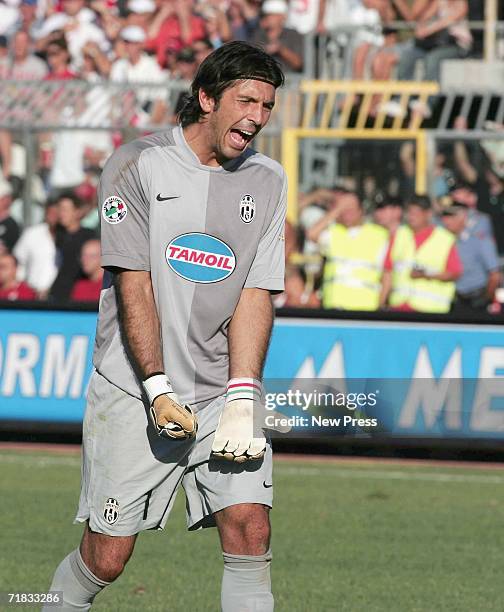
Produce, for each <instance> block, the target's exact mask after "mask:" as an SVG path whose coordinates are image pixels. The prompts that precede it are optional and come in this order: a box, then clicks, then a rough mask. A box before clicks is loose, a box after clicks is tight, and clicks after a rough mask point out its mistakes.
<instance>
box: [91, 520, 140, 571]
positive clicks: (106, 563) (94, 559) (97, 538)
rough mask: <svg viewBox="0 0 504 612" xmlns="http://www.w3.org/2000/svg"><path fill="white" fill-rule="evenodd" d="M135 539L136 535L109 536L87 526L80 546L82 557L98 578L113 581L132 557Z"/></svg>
mask: <svg viewBox="0 0 504 612" xmlns="http://www.w3.org/2000/svg"><path fill="white" fill-rule="evenodd" d="M135 540H136V536H127V537H120V536H118V537H116V536H109V535H105V534H103V533H96V532H94V531H91V530H90V529H89V527H86V530H85V532H84V536H83V538H82V542H81V546H80V552H81V555H82V559H83V561H84V563H85V564H86V565H87V567H88V568H89V570H90V571H91V572H92V573H93V574H94V575H95V576H96V577H97V578H100V580H104V581H106V582H113V581H114V580H115V579H116V578H118V577H119V576H120V575H121V574H122V572H123V570H124V568H125V566H126V563H127V562H128V560H129V558H130V557H131V553H132V552H133V548H134V546H135Z"/></svg>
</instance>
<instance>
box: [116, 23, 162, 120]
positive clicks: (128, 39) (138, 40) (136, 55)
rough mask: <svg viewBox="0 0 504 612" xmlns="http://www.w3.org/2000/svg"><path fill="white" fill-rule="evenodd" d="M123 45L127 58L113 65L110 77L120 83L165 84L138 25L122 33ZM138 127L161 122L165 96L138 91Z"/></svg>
mask: <svg viewBox="0 0 504 612" xmlns="http://www.w3.org/2000/svg"><path fill="white" fill-rule="evenodd" d="M121 38H122V40H123V41H124V42H125V44H126V57H125V58H123V59H118V60H116V61H115V62H114V63H113V64H112V69H111V71H110V78H111V80H112V81H116V82H119V83H145V82H148V83H159V84H161V83H164V82H165V81H166V75H165V74H164V73H163V71H162V70H161V68H160V67H159V65H158V63H157V62H156V60H155V59H154V58H153V57H151V56H150V55H147V53H146V52H145V32H144V31H143V30H142V28H141V27H139V26H128V27H126V28H124V29H123V30H122V31H121ZM136 93H137V98H138V102H139V108H138V109H137V124H138V125H145V124H147V123H152V124H156V123H160V122H162V120H163V119H164V116H165V113H166V104H165V102H164V99H165V95H166V94H165V93H164V92H163V91H158V90H149V89H147V88H145V87H142V88H140V89H138V91H137V92H136Z"/></svg>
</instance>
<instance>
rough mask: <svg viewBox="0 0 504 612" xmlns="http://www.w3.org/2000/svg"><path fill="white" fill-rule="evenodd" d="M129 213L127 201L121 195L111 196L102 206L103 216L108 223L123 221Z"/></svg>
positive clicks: (114, 223) (113, 223)
mask: <svg viewBox="0 0 504 612" xmlns="http://www.w3.org/2000/svg"><path fill="white" fill-rule="evenodd" d="M127 214H128V207H127V206H126V202H125V201H124V200H122V199H121V198H120V197H119V196H110V197H109V198H107V199H106V200H105V202H103V206H102V217H103V218H104V219H105V221H106V222H107V223H110V224H111V225H116V224H117V223H121V221H124V219H125V218H126V215H127Z"/></svg>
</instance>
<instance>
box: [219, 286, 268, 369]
mask: <svg viewBox="0 0 504 612" xmlns="http://www.w3.org/2000/svg"><path fill="white" fill-rule="evenodd" d="M272 326H273V304H272V301H271V295H270V293H269V291H267V290H265V289H255V288H253V289H252V288H251V289H243V291H242V294H241V297H240V300H239V302H238V306H237V307H236V310H235V312H234V314H233V317H232V319H231V322H230V324H229V329H228V343H229V378H230V379H231V378H254V379H256V380H260V379H261V376H262V371H263V366H264V360H265V359H266V353H267V350H268V345H269V340H270V336H271V328H272Z"/></svg>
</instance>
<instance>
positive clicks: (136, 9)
mask: <svg viewBox="0 0 504 612" xmlns="http://www.w3.org/2000/svg"><path fill="white" fill-rule="evenodd" d="M127 8H128V14H127V16H126V22H125V26H130V25H136V26H140V27H141V28H143V29H144V30H145V32H146V33H147V30H148V28H149V26H150V24H151V22H152V19H153V17H154V13H155V12H156V3H155V2H154V0H130V1H129V2H128V4H127Z"/></svg>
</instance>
